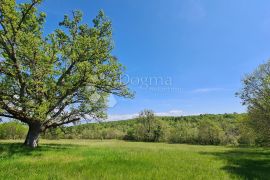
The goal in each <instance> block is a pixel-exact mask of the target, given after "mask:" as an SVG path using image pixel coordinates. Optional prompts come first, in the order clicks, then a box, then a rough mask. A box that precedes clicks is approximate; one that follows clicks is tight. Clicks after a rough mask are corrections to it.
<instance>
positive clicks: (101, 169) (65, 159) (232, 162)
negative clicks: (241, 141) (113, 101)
mask: <svg viewBox="0 0 270 180" xmlns="http://www.w3.org/2000/svg"><path fill="white" fill-rule="evenodd" d="M269 169H270V149H268V148H233V147H222V146H199V145H184V144H166V143H144V142H125V141H118V140H103V141H101V140H41V143H40V146H39V147H38V148H37V149H34V150H31V149H27V148H25V147H22V146H21V142H20V141H11V140H6V141H3V140H2V141H0V179H5V180H6V179H27V180H30V179H267V178H269V177H270V171H269Z"/></svg>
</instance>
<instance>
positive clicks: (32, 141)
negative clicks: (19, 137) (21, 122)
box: [24, 123, 41, 148]
mask: <svg viewBox="0 0 270 180" xmlns="http://www.w3.org/2000/svg"><path fill="white" fill-rule="evenodd" d="M28 126H29V130H28V133H27V136H26V139H25V141H24V145H25V146H27V147H31V148H36V147H37V146H38V140H39V136H40V133H41V124H40V123H33V124H29V125H28Z"/></svg>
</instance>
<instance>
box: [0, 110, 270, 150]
mask: <svg viewBox="0 0 270 180" xmlns="http://www.w3.org/2000/svg"><path fill="white" fill-rule="evenodd" d="M249 122H250V121H248V118H247V115H246V114H237V113H234V114H217V115H214V114H203V115H196V116H181V117H154V118H153V120H151V121H142V120H141V118H135V119H131V120H123V121H113V122H99V123H88V124H81V125H76V126H70V127H67V126H62V127H58V128H54V129H50V130H49V131H47V132H46V133H43V134H42V138H44V139H101V140H102V139H121V140H129V141H145V142H168V143H186V144H202V145H234V146H238V145H249V146H250V145H259V146H261V145H267V141H266V140H264V139H263V138H260V137H259V136H257V135H256V133H255V132H254V130H253V129H252V128H251V127H250V125H249ZM27 130H28V127H27V126H26V125H24V124H22V123H19V122H16V121H11V122H6V123H1V124H0V139H24V138H25V136H26V134H27Z"/></svg>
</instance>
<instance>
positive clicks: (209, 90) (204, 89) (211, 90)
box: [191, 88, 225, 93]
mask: <svg viewBox="0 0 270 180" xmlns="http://www.w3.org/2000/svg"><path fill="white" fill-rule="evenodd" d="M223 90H225V89H224V88H199V89H194V90H192V91H191V92H192V93H208V92H215V91H223Z"/></svg>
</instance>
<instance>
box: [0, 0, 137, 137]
mask: <svg viewBox="0 0 270 180" xmlns="http://www.w3.org/2000/svg"><path fill="white" fill-rule="evenodd" d="M41 2H42V1H41V0H32V1H31V2H29V3H22V4H17V3H16V2H15V1H14V0H0V117H1V116H2V117H8V118H13V119H17V120H20V121H22V122H24V123H26V124H28V125H29V126H31V127H32V129H33V128H38V130H37V131H38V132H39V131H40V132H44V131H46V130H47V129H50V128H55V127H57V126H61V125H63V124H67V123H71V122H76V121H79V120H81V119H83V118H85V119H91V118H104V117H105V116H106V113H105V112H106V107H107V97H108V95H109V94H115V95H118V96H123V97H131V96H132V94H131V93H130V92H129V90H128V88H127V87H126V86H125V84H123V83H122V82H121V81H120V77H121V75H122V72H123V66H122V65H121V64H120V63H119V62H118V61H117V58H116V57H115V56H113V55H112V50H113V40H112V24H111V21H110V20H109V19H108V18H107V17H106V16H105V14H104V12H103V11H100V12H99V13H98V15H97V16H96V18H94V20H93V25H92V26H89V25H88V24H83V23H82V13H81V12H79V11H74V12H73V13H72V16H71V17H69V16H67V15H65V16H64V20H63V21H62V22H60V23H59V28H58V29H56V30H55V31H54V32H52V33H51V34H48V35H45V34H44V33H43V26H44V22H45V19H46V15H45V13H44V12H40V11H38V9H37V5H39V4H40V3H41ZM30 130H31V128H30Z"/></svg>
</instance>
